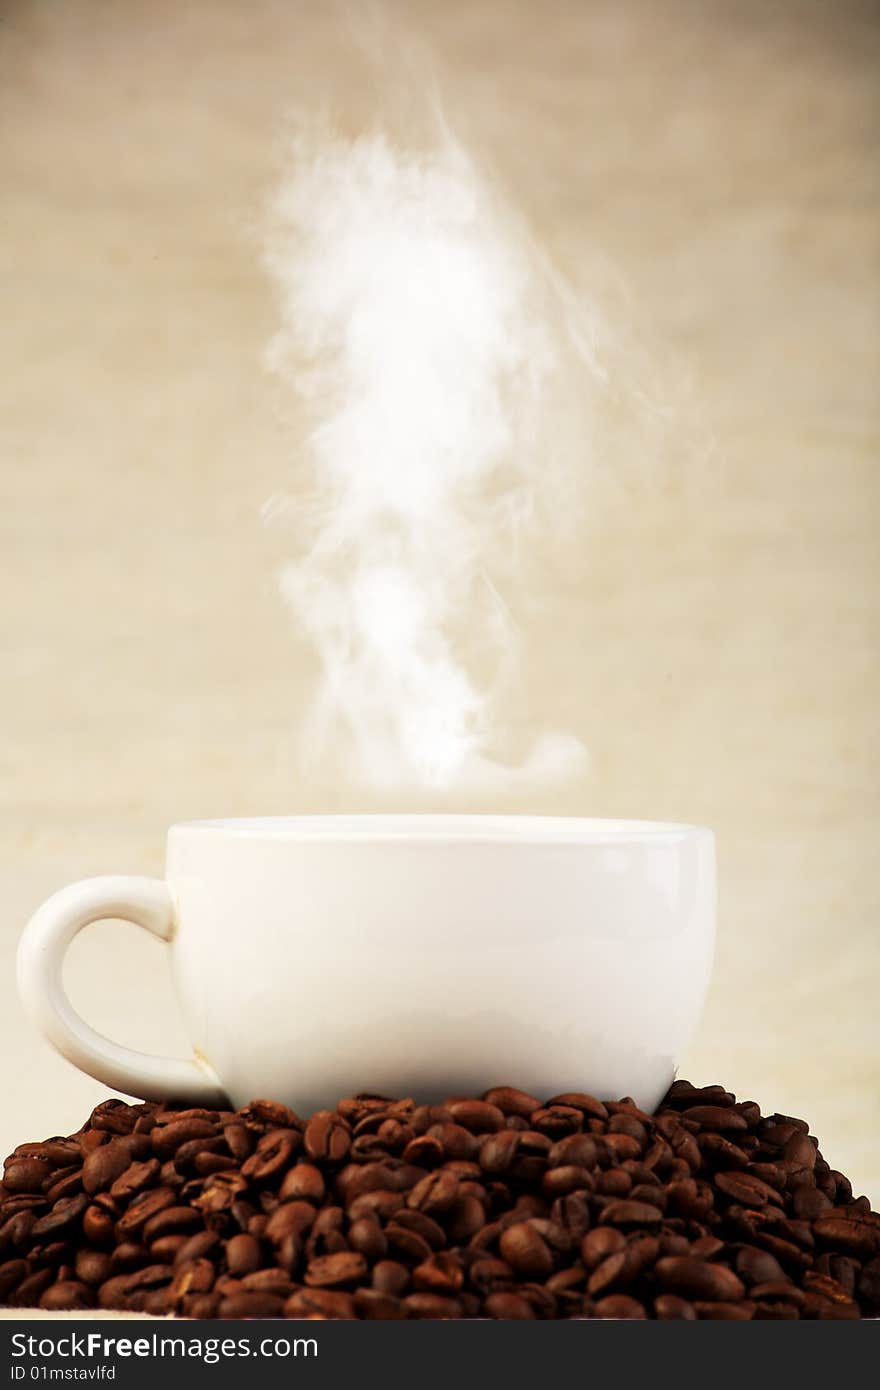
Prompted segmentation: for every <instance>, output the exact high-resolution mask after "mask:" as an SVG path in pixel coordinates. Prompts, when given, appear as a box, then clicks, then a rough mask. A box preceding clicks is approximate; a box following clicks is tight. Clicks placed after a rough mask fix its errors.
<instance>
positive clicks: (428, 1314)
mask: <svg viewBox="0 0 880 1390" xmlns="http://www.w3.org/2000/svg"><path fill="white" fill-rule="evenodd" d="M403 1302H404V1306H405V1308H406V1310H407V1312H408V1313H409V1315H410V1317H413V1318H459V1317H461V1313H462V1306H461V1304H460V1303H459V1301H458V1299H457V1298H444V1297H443V1296H442V1295H441V1294H436V1293H410V1294H407V1296H406V1298H405V1299H404V1300H403Z"/></svg>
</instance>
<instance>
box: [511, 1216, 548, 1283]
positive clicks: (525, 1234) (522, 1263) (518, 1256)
mask: <svg viewBox="0 0 880 1390" xmlns="http://www.w3.org/2000/svg"><path fill="white" fill-rule="evenodd" d="M499 1249H500V1251H501V1257H502V1259H504V1260H506V1261H507V1263H508V1264H509V1265H510V1267H511V1268H512V1269H514V1270H515V1271H516V1273H517V1274H519V1275H521V1276H525V1277H526V1278H546V1276H547V1275H548V1274H550V1273H551V1272H552V1269H553V1256H552V1254H551V1253H550V1249H549V1247H548V1245H547V1242H546V1241H545V1240H544V1239H543V1238H542V1237H541V1236H540V1235H539V1234H538V1232H537V1231H536V1230H534V1228H533V1227H532V1226H531V1225H529V1224H528V1223H527V1222H525V1221H520V1222H517V1224H516V1225H514V1226H508V1228H507V1230H506V1231H504V1232H502V1235H501V1239H500V1241H499Z"/></svg>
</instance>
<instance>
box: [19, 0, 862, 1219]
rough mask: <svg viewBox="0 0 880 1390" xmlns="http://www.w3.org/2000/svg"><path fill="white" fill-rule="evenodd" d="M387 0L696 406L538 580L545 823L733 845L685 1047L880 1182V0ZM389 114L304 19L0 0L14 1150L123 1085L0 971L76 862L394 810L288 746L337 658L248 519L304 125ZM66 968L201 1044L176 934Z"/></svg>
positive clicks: (78, 871)
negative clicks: (170, 941)
mask: <svg viewBox="0 0 880 1390" xmlns="http://www.w3.org/2000/svg"><path fill="white" fill-rule="evenodd" d="M387 13H389V14H390V15H391V16H392V20H393V18H394V16H397V18H398V19H403V18H405V19H406V21H407V24H408V26H409V28H410V30H411V32H412V33H413V34H414V35H415V36H416V38H418V39H420V40H423V41H426V42H427V43H428V44H429V45H430V47H431V48H432V49H433V50H434V52H435V53H436V56H437V60H438V64H439V65H440V67H441V69H442V70H443V71H444V72H445V83H446V99H447V107H448V109H449V112H450V115H451V116H452V119H453V121H454V122H455V123H457V124H460V127H461V128H462V129H464V130H465V131H468V132H470V133H471V134H472V135H473V137H474V139H475V141H476V143H477V144H478V145H479V152H480V154H481V155H483V156H485V157H486V158H487V159H489V160H490V161H491V162H492V164H493V165H494V167H495V168H496V169H497V171H498V174H499V177H501V178H503V179H504V180H505V181H506V183H507V184H508V186H509V188H510V189H512V191H513V194H514V196H515V198H516V199H517V200H518V201H519V202H520V203H521V206H522V208H523V210H524V211H525V213H526V215H527V216H528V217H529V218H530V219H531V222H532V224H533V226H534V228H535V230H536V232H537V233H538V235H539V236H540V237H541V238H542V239H543V240H544V241H545V242H546V244H547V245H548V246H549V247H550V249H551V250H552V253H553V255H554V256H555V257H556V258H557V260H558V262H559V263H560V265H561V266H562V267H563V268H565V269H566V270H567V271H568V272H569V273H570V274H572V275H574V276H576V277H577V278H578V279H579V280H580V282H581V283H586V284H587V286H588V287H590V288H592V289H593V290H594V291H595V293H596V295H597V298H598V299H599V301H600V302H601V303H602V305H603V307H604V308H605V310H606V312H609V313H610V314H611V315H612V317H614V316H617V317H619V327H620V342H621V344H622V345H623V347H622V352H621V356H620V360H619V361H618V363H617V367H616V370H617V371H618V373H619V372H620V371H622V370H623V369H624V368H625V367H626V364H627V363H628V362H631V363H632V364H633V373H634V383H635V384H636V385H638V384H639V383H640V382H643V381H644V380H645V379H646V377H647V376H648V375H650V376H651V377H652V379H653V375H654V371H655V370H656V378H657V381H656V383H655V382H653V380H652V385H657V383H659V386H658V389H659V393H660V398H661V399H663V400H666V401H667V402H668V405H669V409H668V411H667V412H666V415H665V417H663V418H658V419H657V420H656V421H655V424H654V425H651V424H650V421H649V422H648V423H647V424H646V423H645V421H642V422H641V423H640V424H639V426H638V428H634V429H633V430H632V433H631V435H630V436H627V434H626V432H624V434H623V436H622V438H623V439H624V440H626V439H627V438H629V445H630V449H631V453H632V455H633V457H631V458H629V462H628V464H627V466H622V465H621V469H620V484H621V485H620V488H619V489H618V491H617V492H616V493H614V494H613V495H612V494H611V492H610V490H607V489H606V493H603V495H602V498H601V499H600V498H599V493H598V491H597V501H596V507H595V509H594V514H593V517H592V520H591V523H590V525H589V527H585V530H584V546H583V552H582V553H580V554H575V555H572V556H568V557H563V558H562V561H561V562H560V557H559V556H557V555H555V554H554V553H552V551H551V550H548V553H547V555H546V557H545V560H546V563H545V564H543V565H542V562H541V557H540V556H539V557H538V558H537V561H536V564H535V566H534V569H533V575H534V576H535V582H536V583H538V584H539V585H540V587H541V589H542V593H541V600H542V604H543V606H544V607H543V613H544V618H543V621H541V622H532V623H531V625H530V628H529V632H528V643H527V651H528V664H527V671H526V674H525V677H524V690H525V696H524V698H525V699H526V702H527V703H528V704H529V705H530V706H531V708H532V709H533V710H534V712H535V713H536V715H546V717H547V719H548V721H549V722H550V723H552V724H555V725H563V726H568V727H571V728H573V729H574V730H575V731H576V732H578V733H579V734H580V735H581V736H582V737H583V738H584V739H585V740H586V742H587V743H588V744H589V745H590V748H591V751H592V755H593V774H592V779H591V781H590V782H589V783H583V784H579V785H577V786H574V787H572V788H570V789H567V790H565V791H557V792H554V793H548V794H547V795H544V796H541V797H537V796H530V797H529V798H527V799H524V800H523V802H522V803H521V805H520V809H537V810H548V811H549V810H558V811H564V812H573V813H574V812H577V813H587V814H589V813H598V814H604V815H635V816H648V817H656V818H664V817H665V818H681V819H687V820H693V821H700V822H706V823H708V824H711V825H713V826H714V827H715V828H716V830H717V833H718V839H719V849H720V870H721V895H722V896H721V935H720V944H719V951H718V958H717V968H716V973H715V979H714V984H713V988H712V994H711V998H710V1001H709V1005H708V1007H707V1009H706V1012H705V1015H704V1018H703V1022H702V1026H701V1029H700V1032H699V1036H698V1038H697V1040H696V1042H695V1044H694V1046H693V1049H692V1053H691V1055H690V1057H689V1059H688V1062H687V1065H686V1068H685V1072H686V1074H689V1075H691V1076H693V1078H694V1079H695V1080H698V1081H722V1082H724V1083H725V1084H726V1085H728V1086H729V1087H732V1088H734V1089H735V1090H737V1091H738V1092H739V1093H740V1094H741V1095H743V1096H744V1097H746V1096H749V1097H753V1098H755V1099H758V1100H759V1101H760V1102H761V1104H762V1105H764V1106H766V1107H768V1108H770V1109H773V1108H779V1109H782V1110H784V1111H788V1112H793V1113H797V1114H803V1115H805V1116H807V1117H808V1118H809V1119H810V1120H811V1121H812V1123H813V1125H814V1129H815V1132H816V1133H818V1135H819V1136H820V1140H821V1142H822V1144H823V1147H824V1149H825V1152H826V1155H827V1157H828V1158H829V1159H830V1161H831V1162H832V1164H834V1165H835V1166H838V1167H841V1168H843V1169H845V1170H846V1171H848V1172H850V1173H851V1174H852V1176H853V1179H854V1183H855V1186H856V1188H857V1189H858V1190H864V1191H867V1192H868V1193H869V1194H871V1195H872V1197H873V1199H874V1201H875V1202H880V1142H878V1121H880V1064H878V1023H877V1015H878V983H880V937H878V931H880V917H878V881H880V835H878V811H880V806H878V799H880V798H878V719H877V709H878V697H880V681H878V667H877V654H878V577H880V556H878V545H877V536H878V522H880V488H878V459H877V446H878V428H880V406H878V395H877V382H878V368H880V329H878V324H880V257H878V252H880V245H878V218H877V213H878V196H877V173H878V166H877V155H876V151H877V137H878V133H880V132H878V127H880V97H878V87H877V82H876V74H877V59H878V46H880V45H878V38H880V25H878V10H877V7H876V6H874V5H870V4H861V5H860V4H856V3H850V0H837V2H836V3H835V4H834V5H829V4H827V3H810V0H802V2H801V3H797V0H792V3H788V4H780V3H768V0H760V3H744V2H743V0H737V3H728V0H724V2H723V3H722V0H693V3H690V2H689V0H678V2H677V3H676V2H675V0H670V3H659V0H655V2H654V3H651V0H627V3H623V4H617V3H614V0H596V2H595V3H594V0H582V2H581V3H579V2H578V0H543V3H541V4H535V3H531V2H530V0H522V3H514V2H513V0H507V2H505V0H444V3H442V4H441V3H436V0H433V2H432V3H427V2H426V0H424V2H423V0H410V2H409V3H403V0H400V3H398V4H395V5H391V6H389V8H388V10H387ZM360 30H361V34H362V36H363V34H364V33H366V34H367V35H369V33H370V32H371V21H370V20H369V19H368V18H367V19H364V18H363V16H362V19H361V22H360ZM398 52H399V50H397V48H396V46H394V45H393V46H392V48H391V49H390V50H389V51H388V53H387V58H386V66H385V68H384V71H383V73H382V77H381V81H380V83H379V86H380V87H382V88H384V101H385V102H386V103H387V100H388V98H389V97H391V98H393V97H394V95H395V91H396V78H397V75H398V67H397V55H398ZM377 99H378V93H377V88H376V82H375V79H374V77H372V76H371V74H370V69H369V65H368V64H367V63H366V61H365V59H364V58H363V56H362V55H361V54H359V53H358V51H357V50H356V49H355V48H353V47H352V45H351V44H350V43H349V41H348V40H347V39H346V38H345V36H344V34H343V33H342V31H341V30H340V29H339V26H338V24H337V23H336V18H335V15H334V12H333V11H332V9H331V7H329V6H328V5H325V4H321V3H297V2H296V0H286V2H285V0H253V2H252V3H248V4H242V3H238V0H211V2H210V3H209V2H208V0H187V2H186V3H184V4H177V3H173V0H124V3H121V4H120V3H117V4H113V3H111V0H60V3H57V4H51V5H50V4H46V3H38V0H5V3H4V4H3V6H2V8H0V200H2V220H0V256H2V276H3V284H4V299H3V310H2V315H0V393H2V398H3V400H2V411H0V440H2V453H0V461H2V508H0V528H2V535H0V557H2V558H0V564H2V567H3V569H4V571H5V580H4V584H3V604H2V624H3V653H4V655H3V680H2V686H0V720H2V722H0V729H2V750H0V756H2V768H3V773H2V786H0V831H2V855H3V876H4V878H3V885H4V886H3V916H2V921H0V1058H2V1062H0V1065H2V1081H0V1087H2V1096H3V1107H2V1113H0V1150H2V1151H3V1152H6V1151H8V1149H9V1148H11V1146H12V1145H13V1144H14V1143H16V1142H18V1141H21V1140H23V1139H30V1138H37V1137H43V1136H45V1135H48V1134H52V1133H56V1132H64V1131H66V1130H67V1129H68V1128H69V1127H71V1126H73V1127H75V1126H76V1125H77V1124H78V1123H79V1122H80V1121H81V1119H82V1118H83V1116H84V1115H85V1113H86V1112H87V1110H88V1108H89V1107H90V1106H91V1105H92V1104H93V1103H94V1102H95V1101H96V1100H97V1099H99V1098H100V1096H101V1095H102V1087H100V1086H99V1085H97V1084H96V1083H93V1082H91V1081H90V1080H88V1079H87V1078H85V1077H83V1076H81V1075H79V1074H78V1073H76V1072H74V1071H73V1070H72V1069H71V1068H70V1067H69V1066H68V1065H67V1064H66V1063H64V1062H62V1061H61V1060H60V1059H59V1058H57V1057H56V1056H55V1055H54V1054H53V1053H52V1052H51V1051H50V1049H49V1048H48V1047H47V1046H46V1045H45V1044H44V1043H43V1042H42V1041H40V1040H39V1039H38V1038H37V1037H36V1035H35V1034H34V1032H33V1030H32V1029H31V1027H30V1025H29V1024H27V1023H26V1022H25V1021H24V1019H23V1017H22V1016H21V1013H20V1011H19V1007H18V1003H17V1000H16V997H15V990H14V982H13V955H14V949H15V943H16V938H17V935H18V932H19V930H20V927H21V926H22V924H23V922H24V921H25V919H26V917H27V915H28V914H29V913H30V911H31V910H32V909H34V908H35V907H36V906H37V905H38V904H39V902H40V901H41V900H42V899H43V898H44V897H45V896H46V895H47V894H48V893H49V892H50V891H52V890H54V889H55V888H58V887H60V886H62V885H63V884H65V883H66V882H68V881H70V880H73V879H76V878H81V877H84V876H86V875H89V874H94V873H102V872H126V871H132V872H140V873H159V872H161V867H162V858H163V835H164V830H165V827H166V825H167V824H168V823H169V822H170V821H173V820H178V819H185V818H188V817H193V816H210V815H223V814H249V813H250V814H253V813H266V812H270V813H271V812H292V811H316V810H333V809H343V808H347V809H368V808H369V807H370V806H371V805H372V806H376V805H378V804H379V803H378V802H377V801H375V800H372V801H371V799H370V797H369V796H367V795H366V794H365V793H364V792H363V791H357V790H355V789H353V788H351V787H350V786H347V785H346V784H345V782H344V780H343V779H340V778H339V777H338V776H336V775H333V776H332V777H331V776H330V774H329V773H327V774H326V775H323V774H322V773H321V769H320V767H319V768H318V770H317V772H316V773H315V774H313V775H312V776H311V777H310V779H309V780H308V781H307V782H304V781H303V780H302V779H301V778H300V776H299V774H298V772H297V769H296V763H295V758H294V743H295V733H296V728H297V722H298V720H299V719H300V718H301V716H302V713H303V710H304V708H305V698H306V695H307V692H308V688H309V683H310V681H311V677H312V674H313V665H312V659H311V657H310V655H309V653H308V651H306V650H305V649H303V647H302V646H301V645H299V644H298V643H297V641H296V640H295V637H294V635H293V634H292V633H291V632H290V630H289V625H288V623H287V620H286V617H285V614H284V612H283V610H282V607H281V604H280V602H279V599H278V597H277V591H276V587H275V577H274V576H275V568H276V565H277V560H278V546H279V541H278V538H277V537H272V536H269V535H267V534H266V532H265V531H264V530H263V529H262V528H261V524H260V520H259V506H260V503H261V502H262V501H263V499H264V498H265V497H266V496H267V495H268V494H270V493H272V492H274V491H276V490H277V489H278V488H279V487H283V486H284V483H285V477H286V472H287V468H288V464H289V460H290V457H291V449H292V445H291V442H290V437H289V431H288V427H287V426H286V425H285V424H283V423H282V416H281V414H280V412H279V402H278V400H277V387H276V386H274V385H272V383H271V382H270V381H269V380H268V379H267V378H266V377H265V375H264V373H263V370H262V365H261V354H262V352H263V348H264V345H265V343H266V341H267V339H268V337H269V336H270V334H271V332H272V330H273V328H274V326H275V308H274V305H273V301H272V296H271V290H270V287H269V286H268V285H267V283H266V281H265V279H264V277H263V275H262V272H261V270H260V267H259V259H258V253H257V245H256V233H255V226H256V224H257V222H258V218H259V208H260V205H261V201H262V200H263V199H264V198H265V196H266V193H267V190H268V189H269V188H270V186H271V183H272V180H273V178H274V176H275V171H276V168H277V160H278V140H279V131H280V129H281V125H282V121H283V118H284V116H285V113H286V112H287V111H288V110H289V109H290V108H291V107H292V106H297V105H298V106H304V107H305V108H307V109H308V108H311V107H314V106H316V105H317V104H319V103H320V102H322V101H326V102H327V103H328V105H329V107H330V109H331V111H332V112H334V113H335V114H336V116H337V117H338V119H339V120H340V121H341V122H342V124H343V125H344V126H345V128H346V129H350V130H356V129H358V128H359V127H360V126H361V124H362V123H363V121H364V120H367V119H369V118H370V116H371V114H372V113H373V112H374V111H375V109H377ZM394 104H395V103H394V102H393V101H392V105H394ZM395 119H400V111H399V110H398V111H396V113H395ZM650 364H653V367H651V365H650ZM623 452H624V453H626V448H624V449H623ZM636 455H638V457H635V456H636ZM606 494H607V495H606ZM498 804H499V806H501V805H502V803H498ZM461 808H462V809H466V807H465V806H464V805H462V807H461ZM483 808H484V806H481V809H483ZM504 809H512V808H511V807H510V806H509V804H506V805H504ZM243 926H245V927H246V924H243ZM68 979H69V984H70V989H71V993H72V995H73V998H74V1000H75V1001H76V1002H77V1003H78V1004H79V1005H81V1006H82V1008H83V1010H84V1011H85V1012H86V1013H87V1015H88V1017H89V1018H90V1019H91V1020H92V1021H94V1022H95V1023H96V1024H97V1025H99V1026H101V1027H102V1028H103V1029H104V1030H105V1031H106V1032H108V1033H110V1034H111V1035H112V1036H114V1037H117V1038H119V1039H122V1040H126V1041H128V1042H130V1043H132V1044H134V1045H139V1046H143V1047H145V1048H148V1049H162V1050H166V1051H170V1050H178V1049H180V1048H182V1047H184V1045H185V1044H184V1039H183V1038H182V1036H181V1032H180V1029H179V1025H178V1023H177V1021H176V1016H175V1011H174V1004H173V999H172V995H171V990H170V985H169V982H168V980H167V977H166V973H165V962H164V960H163V956H162V949H161V947H159V946H158V945H156V944H155V943H153V942H150V941H148V940H146V939H144V938H143V936H142V935H141V934H139V933H137V932H135V931H134V930H133V929H122V928H119V927H116V926H113V925H102V926H100V927H96V928H94V929H92V930H91V931H90V932H89V933H87V934H86V935H85V936H84V937H81V938H80V940H79V941H78V942H77V944H76V946H75V948H74V950H73V952H72V958H71V961H70V966H69V971H68ZM295 1006H296V1003H295V997H292V998H291V1007H295ZM588 1006H589V1001H588V1000H585V1007H588ZM230 1026H231V1027H233V1028H235V1027H241V1028H246V1027H247V1026H248V1023H247V1021H246V1020H243V1019H241V1020H239V1019H231V1020H230ZM499 1079H502V1078H499ZM511 1080H512V1081H515V1080H516V1078H515V1077H513V1078H511Z"/></svg>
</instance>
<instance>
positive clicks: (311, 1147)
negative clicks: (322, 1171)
mask: <svg viewBox="0 0 880 1390" xmlns="http://www.w3.org/2000/svg"><path fill="white" fill-rule="evenodd" d="M303 1144H304V1146H305V1151H306V1153H307V1154H308V1155H309V1158H311V1159H315V1160H320V1161H322V1162H325V1163H341V1162H342V1161H343V1159H345V1157H346V1156H347V1154H348V1151H349V1149H350V1148H351V1132H350V1129H349V1126H348V1125H347V1123H346V1122H345V1120H343V1118H342V1116H341V1115H337V1114H336V1112H335V1111H333V1110H318V1111H316V1112H315V1114H314V1115H313V1116H312V1118H311V1119H310V1120H309V1122H308V1124H307V1125H306V1128H305V1134H304V1135H303Z"/></svg>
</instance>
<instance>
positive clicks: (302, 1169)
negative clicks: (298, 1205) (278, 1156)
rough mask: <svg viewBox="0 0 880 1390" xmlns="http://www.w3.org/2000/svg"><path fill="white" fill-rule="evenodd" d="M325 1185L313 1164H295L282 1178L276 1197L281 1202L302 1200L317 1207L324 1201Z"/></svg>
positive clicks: (319, 1172) (319, 1171) (318, 1169)
mask: <svg viewBox="0 0 880 1390" xmlns="http://www.w3.org/2000/svg"><path fill="white" fill-rule="evenodd" d="M325 1191H326V1184H325V1182H324V1177H323V1174H322V1173H321V1170H320V1168H316V1167H315V1165H314V1163H297V1164H295V1165H294V1167H293V1168H290V1169H289V1170H288V1172H287V1173H286V1174H285V1176H284V1181H283V1182H282V1184H281V1187H280V1189H279V1192H278V1195H279V1197H280V1198H281V1200H282V1202H286V1201H288V1200H289V1199H291V1198H302V1199H303V1200H304V1201H307V1202H314V1203H315V1204H316V1205H317V1206H319V1205H320V1204H321V1202H322V1201H323V1200H324V1193H325Z"/></svg>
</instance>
